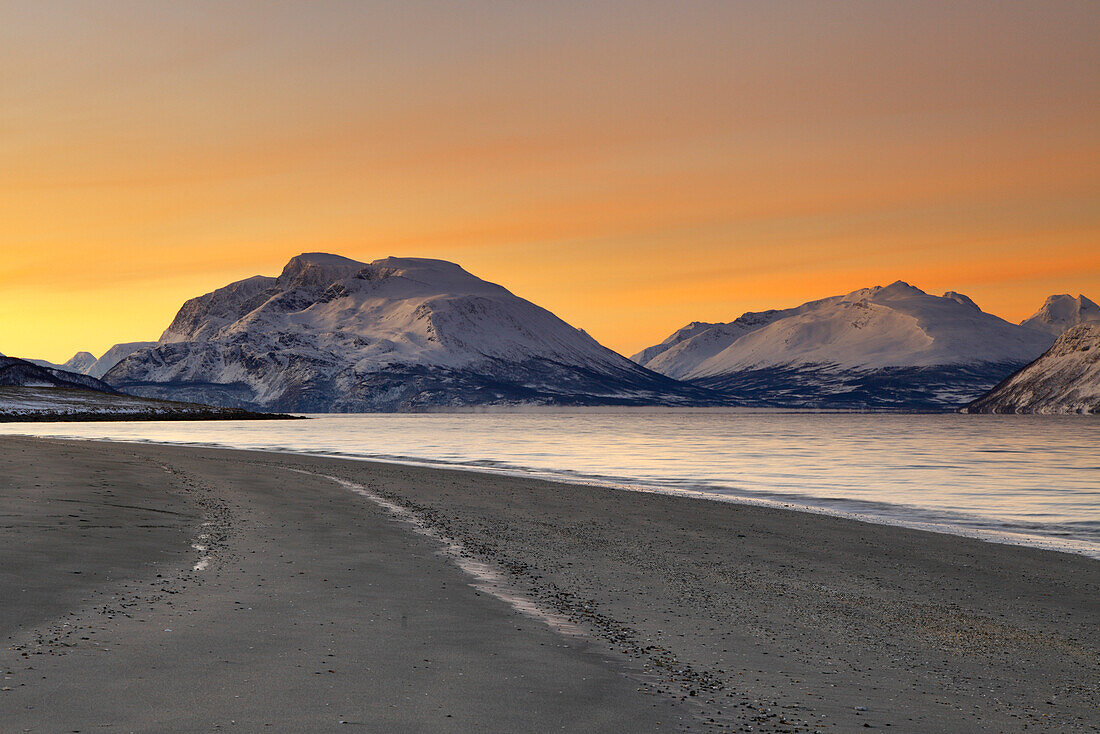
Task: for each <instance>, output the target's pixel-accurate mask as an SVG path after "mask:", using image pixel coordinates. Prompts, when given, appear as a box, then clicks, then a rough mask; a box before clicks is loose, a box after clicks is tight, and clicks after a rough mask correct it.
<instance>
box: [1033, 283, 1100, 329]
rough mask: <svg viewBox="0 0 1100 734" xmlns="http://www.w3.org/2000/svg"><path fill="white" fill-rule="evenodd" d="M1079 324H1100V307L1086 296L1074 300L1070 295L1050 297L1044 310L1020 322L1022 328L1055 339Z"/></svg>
mask: <svg viewBox="0 0 1100 734" xmlns="http://www.w3.org/2000/svg"><path fill="white" fill-rule="evenodd" d="M1078 324H1100V306H1097V305H1096V304H1095V303H1093V302H1092V301H1090V300H1089V299H1087V298H1085V297H1084V296H1077V298H1074V297H1073V296H1071V295H1069V294H1068V293H1063V294H1061V295H1057V296H1050V297H1049V298H1047V300H1046V302H1045V303H1043V306H1042V308H1040V309H1039V310H1038V311H1036V312H1035V313H1034V314H1032V315H1031V316H1029V317H1028V318H1026V319H1024V320H1023V321H1021V322H1020V326H1024V327H1027V328H1029V329H1037V330H1039V331H1043V332H1046V333H1047V334H1050V335H1051V336H1054V337H1057V336H1059V335H1060V334H1062V333H1063V332H1064V331H1066V330H1067V329H1070V328H1073V327H1074V326H1077V325H1078Z"/></svg>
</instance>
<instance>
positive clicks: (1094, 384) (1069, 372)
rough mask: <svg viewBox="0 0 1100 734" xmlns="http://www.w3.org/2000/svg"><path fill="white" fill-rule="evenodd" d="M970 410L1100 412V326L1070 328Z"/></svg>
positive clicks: (972, 405) (994, 411)
mask: <svg viewBox="0 0 1100 734" xmlns="http://www.w3.org/2000/svg"><path fill="white" fill-rule="evenodd" d="M965 412H968V413H1100V324H1093V323H1084V324H1079V325H1078V326H1074V327H1072V328H1070V329H1069V330H1068V331H1066V332H1065V333H1064V334H1062V335H1061V336H1060V337H1058V340H1057V341H1056V342H1054V346H1052V347H1051V348H1050V349H1048V350H1047V351H1046V352H1045V353H1044V354H1043V355H1042V356H1041V357H1039V358H1038V359H1037V360H1035V361H1034V362H1032V363H1031V364H1029V365H1027V366H1026V367H1024V368H1023V369H1022V370H1020V371H1019V372H1017V373H1015V374H1014V375H1012V376H1010V377H1009V378H1007V379H1006V380H1004V381H1003V382H1001V383H1000V384H999V385H997V386H996V387H995V388H993V389H992V390H991V391H990V392H989V393H988V394H986V395H984V396H982V397H981V398H979V399H977V400H975V401H974V402H973V403H971V404H970V405H968V406H967V407H966V408H965Z"/></svg>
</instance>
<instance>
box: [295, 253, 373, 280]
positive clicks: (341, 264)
mask: <svg viewBox="0 0 1100 734" xmlns="http://www.w3.org/2000/svg"><path fill="white" fill-rule="evenodd" d="M365 267H367V264H366V263H361V262H358V261H357V260H352V259H351V258H347V257H343V256H341V255H330V254H328V253H325V252H304V253H302V254H301V255H295V256H294V257H292V258H290V261H289V262H287V264H286V265H285V266H284V267H283V272H282V273H280V274H279V279H278V283H279V285H280V286H282V287H284V288H294V287H298V286H303V285H310V286H316V287H321V288H324V287H327V286H329V285H331V284H332V283H333V282H334V281H337V280H339V279H340V278H347V277H349V276H351V275H354V274H355V273H356V272H358V271H359V270H361V269H363V268H365Z"/></svg>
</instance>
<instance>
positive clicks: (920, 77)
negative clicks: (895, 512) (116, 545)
mask: <svg viewBox="0 0 1100 734" xmlns="http://www.w3.org/2000/svg"><path fill="white" fill-rule="evenodd" d="M1098 27H1100V5H1098V4H1097V3H1096V2H1095V1H1094V0H1084V1H1082V2H1057V1H1047V2H1019V3H1015V2H1014V3H1003V2H988V3H985V2H965V1H960V0H953V1H951V2H934V1H929V0H921V1H920V2H901V1H899V2H889V3H883V2H880V1H879V0H873V1H869V2H855V1H852V2H813V1H802V2H783V1H782V0H769V2H755V1H754V2H735V1H734V0H723V1H721V2H702V1H699V2H694V1H684V0H681V1H679V2H643V1H637V2H615V3H610V2H594V1H592V0H588V1H586V2H565V1H558V0H555V2H552V3H547V2H515V1H513V2H453V3H438V2H423V3H421V2H416V1H415V0H402V2H369V1H367V0H357V1H356V2H347V3H344V2H270V1H265V2H225V1H222V2H201V1H196V0H192V1H190V2H186V3H179V2H155V1H152V0H142V1H141V2H127V1H125V0H112V2H110V3H103V2H99V1H98V0H95V1H92V0H89V1H87V2H75V1H74V2H56V1H50V0H33V1H28V2H19V1H13V2H6V3H3V4H2V5H0V352H2V353H4V354H8V355H16V356H27V357H38V358H44V359H50V360H54V361H63V360H65V359H67V358H68V357H69V356H71V355H72V354H73V352H75V351H77V350H78V349H80V350H88V351H91V352H93V353H94V354H96V355H97V356H98V355H99V354H101V353H102V352H103V351H105V350H106V349H107V348H108V347H110V346H111V345H112V344H114V343H116V342H123V341H136V340H146V339H156V338H157V337H158V336H159V335H160V333H161V331H163V330H164V328H165V327H166V326H167V325H168V323H169V322H170V321H171V319H172V317H173V315H174V314H175V312H176V311H177V310H178V308H179V307H180V305H182V303H183V301H185V300H186V299H187V298H191V297H193V296H196V295H200V294H202V293H205V292H208V291H210V290H213V289H214V288H217V287H220V286H222V285H225V284H227V283H229V282H231V281H234V280H239V279H241V278H244V277H248V276H251V275H255V274H266V275H275V274H277V273H278V272H279V270H280V269H281V267H282V265H283V264H284V263H285V262H286V261H287V260H288V259H289V258H290V257H292V256H293V255H296V254H298V253H300V252H316V251H324V252H335V253H339V254H342V255H345V256H348V257H352V258H355V259H358V260H364V261H370V260H374V259H377V258H381V257H386V256H390V255H393V256H406V257H438V258H444V259H447V260H452V261H455V262H458V263H460V264H461V265H462V266H463V267H465V268H466V269H467V270H469V271H470V272H472V273H474V274H476V275H478V276H480V277H483V278H485V279H487V280H491V281H493V282H497V283H500V284H501V285H504V286H506V287H507V288H509V289H510V290H512V292H514V293H516V294H517V295H520V296H522V297H524V298H527V299H528V300H531V301H534V302H535V303H537V304H539V305H541V306H544V307H546V308H548V309H550V310H551V311H553V312H554V313H556V314H557V315H559V316H561V317H562V318H563V319H565V320H566V321H568V322H570V323H571V324H573V325H575V326H579V327H582V328H584V329H585V330H586V331H588V332H589V333H590V334H592V335H593V336H594V337H595V338H596V339H598V340H599V341H601V342H602V343H604V344H605V345H607V346H608V347H611V348H612V349H615V350H617V351H619V352H622V353H624V354H628V355H629V354H632V353H634V352H636V351H638V350H640V349H641V348H643V347H645V346H648V345H650V344H653V343H656V342H659V341H661V340H663V339H664V338H665V337H666V336H667V335H668V334H669V333H671V332H672V331H673V330H675V329H677V328H679V327H680V326H683V325H684V324H686V323H687V322H689V321H694V320H703V321H729V320H731V319H733V318H735V317H736V316H738V315H740V314H741V313H743V312H744V311H748V310H763V309H767V308H777V307H787V306H792V305H796V304H798V303H802V302H804V301H808V300H811V299H815V298H821V297H825V296H829V295H834V294H837V293H845V292H849V291H852V290H855V289H857V288H861V287H866V286H871V285H885V284H888V283H891V282H893V281H895V280H898V279H902V280H906V281H907V282H910V283H912V284H913V285H916V286H918V287H921V288H923V289H924V290H926V291H929V292H934V293H942V292H943V291H946V290H955V291H960V292H963V293H966V294H967V295H969V296H971V297H972V298H973V299H974V300H975V301H976V302H977V303H978V304H979V305H980V306H981V307H982V308H983V309H984V310H986V311H989V312H992V313H995V314H997V315H999V316H1002V317H1004V318H1007V319H1009V320H1011V321H1019V320H1020V319H1022V318H1024V317H1026V316H1028V315H1030V314H1031V313H1033V312H1034V311H1036V310H1037V309H1038V307H1039V306H1040V305H1041V303H1042V301H1043V300H1044V299H1045V297H1046V296H1048V295H1050V294H1053V293H1071V294H1073V295H1076V294H1078V293H1084V294H1085V295H1088V296H1090V297H1092V298H1094V299H1096V300H1100V44H1097V43H1096V42H1095V38H1096V32H1097V29H1098Z"/></svg>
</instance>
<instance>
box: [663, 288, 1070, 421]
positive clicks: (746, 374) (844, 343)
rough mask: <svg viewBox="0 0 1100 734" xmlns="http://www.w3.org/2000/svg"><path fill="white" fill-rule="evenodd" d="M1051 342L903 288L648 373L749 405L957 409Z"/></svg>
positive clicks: (754, 325) (731, 330) (743, 335)
mask: <svg viewBox="0 0 1100 734" xmlns="http://www.w3.org/2000/svg"><path fill="white" fill-rule="evenodd" d="M1051 341H1052V338H1051V337H1050V336H1049V335H1047V334H1044V333H1041V332H1038V331H1036V330H1033V329H1027V328H1023V327H1020V326H1016V325H1014V324H1010V323H1008V322H1007V321H1004V320H1003V319H1000V318H998V317H996V316H993V315H991V314H987V313H984V312H983V311H982V310H981V309H980V308H978V306H977V305H975V304H974V302H973V301H971V300H970V299H969V298H967V297H966V296H964V295H962V294H959V293H954V292H948V293H945V294H944V295H943V296H933V295H930V294H928V293H925V292H924V291H922V290H920V289H919V288H915V287H913V286H911V285H909V284H907V283H904V282H902V281H897V282H896V283H893V284H891V285H889V286H886V287H882V286H876V287H874V288H864V289H860V290H857V291H853V292H852V293H848V294H846V295H843V296H833V297H831V298H825V299H821V300H818V301H811V302H809V303H805V304H803V305H801V306H798V307H797V308H792V309H785V310H781V311H770V312H765V313H763V314H746V315H745V316H744V317H742V318H741V319H738V320H736V321H733V322H730V323H729V324H718V325H715V326H713V327H711V328H710V329H706V330H703V331H701V332H699V333H696V334H694V335H692V336H690V337H689V338H688V339H685V340H683V341H681V342H680V343H678V344H676V345H674V346H672V347H670V348H668V349H666V350H664V351H663V352H662V353H659V354H657V355H656V356H654V357H652V358H651V359H650V360H649V361H647V362H646V363H645V364H646V366H647V367H649V368H650V369H654V370H656V371H658V372H661V373H663V374H666V375H670V376H674V377H677V378H680V379H685V380H689V381H691V382H693V383H695V384H698V385H700V386H704V387H708V388H711V389H715V390H719V391H722V392H724V393H726V394H727V395H729V396H730V397H731V398H732V399H735V400H740V401H744V402H749V403H759V404H766V405H777V406H787V407H813V408H822V407H838V408H899V409H945V408H949V407H954V406H957V405H960V404H964V403H966V402H968V401H970V400H972V399H973V398H974V397H975V396H977V395H981V394H982V393H983V392H985V391H986V390H988V389H989V387H991V386H992V385H994V384H996V383H997V382H998V381H999V380H1000V379H1002V378H1003V377H1004V376H1005V375H1007V374H1010V373H1011V372H1012V371H1013V370H1015V369H1017V368H1019V367H1020V366H1022V365H1024V364H1026V363H1027V362H1029V361H1031V360H1032V359H1034V358H1035V357H1036V356H1038V355H1039V354H1040V353H1042V351H1043V350H1044V349H1046V348H1047V347H1048V346H1049V345H1050V343H1051Z"/></svg>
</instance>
